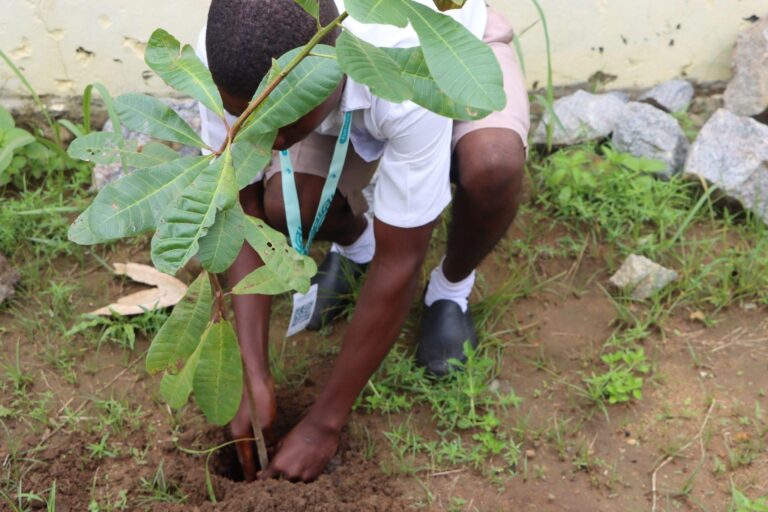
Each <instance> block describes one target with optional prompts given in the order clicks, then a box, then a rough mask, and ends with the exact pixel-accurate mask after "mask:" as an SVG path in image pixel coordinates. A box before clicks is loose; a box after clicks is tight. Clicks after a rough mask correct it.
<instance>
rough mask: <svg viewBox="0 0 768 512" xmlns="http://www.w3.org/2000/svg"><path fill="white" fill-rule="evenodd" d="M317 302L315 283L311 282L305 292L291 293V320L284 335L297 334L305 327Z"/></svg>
mask: <svg viewBox="0 0 768 512" xmlns="http://www.w3.org/2000/svg"><path fill="white" fill-rule="evenodd" d="M316 303H317V284H313V285H312V286H311V287H310V288H309V291H308V292H307V293H306V294H303V293H294V294H293V311H292V312H291V321H290V323H289V324H288V332H287V333H286V334H285V337H286V338H287V337H289V336H293V335H294V334H298V333H300V332H301V331H303V330H304V329H306V328H307V324H309V321H310V319H311V318H312V313H313V312H314V311H315V304H316Z"/></svg>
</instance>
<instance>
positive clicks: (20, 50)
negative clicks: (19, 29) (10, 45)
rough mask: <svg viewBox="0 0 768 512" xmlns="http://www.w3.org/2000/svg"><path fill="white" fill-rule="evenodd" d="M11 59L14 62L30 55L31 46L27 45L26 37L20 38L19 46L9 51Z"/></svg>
mask: <svg viewBox="0 0 768 512" xmlns="http://www.w3.org/2000/svg"><path fill="white" fill-rule="evenodd" d="M10 54H11V58H12V59H14V60H20V59H26V58H27V57H30V56H31V55H32V45H31V44H29V39H27V38H26V37H22V38H21V44H20V45H19V46H17V47H16V48H14V49H13V50H11V51H10Z"/></svg>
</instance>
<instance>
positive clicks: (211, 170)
mask: <svg viewBox="0 0 768 512" xmlns="http://www.w3.org/2000/svg"><path fill="white" fill-rule="evenodd" d="M236 202H237V183H236V182H235V171H234V169H233V168H232V153H231V151H229V150H227V151H226V152H225V153H224V155H222V156H221V157H220V158H219V159H218V160H216V162H215V163H214V164H213V165H210V166H208V167H207V168H206V169H204V170H203V171H202V172H201V173H200V175H199V176H198V177H197V178H196V179H195V181H194V182H193V183H191V184H190V185H189V186H188V187H187V188H185V189H184V191H183V192H182V193H181V195H180V196H179V197H178V198H177V199H176V201H174V203H173V204H172V205H171V206H170V207H169V208H168V209H167V210H166V211H165V212H163V215H162V219H161V221H160V223H159V224H158V229H157V231H156V232H155V236H154V237H153V238H152V263H153V264H154V265H155V267H157V269H158V270H160V271H161V272H165V273H167V274H175V273H176V272H177V271H178V270H179V269H180V268H181V267H183V266H184V265H185V264H186V263H187V262H188V261H189V260H190V259H192V257H193V256H194V255H195V254H197V251H198V248H199V240H200V239H201V238H202V237H204V236H205V235H206V234H207V233H208V229H209V228H210V227H211V226H212V225H213V223H214V221H215V220H216V213H217V212H218V211H221V210H227V209H229V208H232V207H233V206H234V205H235V203H236Z"/></svg>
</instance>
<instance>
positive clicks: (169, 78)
mask: <svg viewBox="0 0 768 512" xmlns="http://www.w3.org/2000/svg"><path fill="white" fill-rule="evenodd" d="M144 60H145V61H146V62H147V65H148V66H149V67H150V68H151V69H152V71H154V72H155V73H157V74H158V76H159V77H160V78H162V79H163V81H164V82H165V83H166V84H168V85H170V86H171V87H173V88H174V89H176V90H177V91H180V92H183V93H186V94H188V95H190V96H192V97H193V98H195V99H196V100H197V101H199V102H201V103H202V104H203V105H205V106H206V107H208V108H209V109H211V111H213V112H215V113H216V114H218V115H219V117H224V105H223V103H222V101H221V95H220V94H219V90H218V89H217V88H216V84H215V83H214V82H213V78H212V77H211V72H210V71H209V70H208V68H206V67H205V65H204V64H203V63H202V62H201V61H200V59H199V58H198V57H197V55H195V50H194V49H192V47H191V46H189V45H188V44H185V45H184V46H183V47H182V46H181V44H180V43H179V41H178V40H177V39H176V38H175V37H173V36H172V35H171V34H169V33H168V32H166V31H165V30H163V29H157V30H155V31H154V32H153V33H152V37H150V38H149V43H148V44H147V50H146V52H145V53H144Z"/></svg>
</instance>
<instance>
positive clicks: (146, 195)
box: [89, 156, 213, 242]
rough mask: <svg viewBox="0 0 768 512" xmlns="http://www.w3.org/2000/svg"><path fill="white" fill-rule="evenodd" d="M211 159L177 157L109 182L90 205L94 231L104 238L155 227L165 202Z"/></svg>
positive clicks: (208, 163)
mask: <svg viewBox="0 0 768 512" xmlns="http://www.w3.org/2000/svg"><path fill="white" fill-rule="evenodd" d="M211 160H213V156H194V157H187V158H179V159H177V160H174V161H172V162H168V163H167V164H162V165H158V166H155V167H150V168H148V169H139V170H138V171H135V172H133V173H131V174H129V175H127V176H125V177H123V178H121V179H120V180H118V181H116V182H114V183H110V184H109V185H107V186H106V187H104V188H103V189H102V191H101V192H100V193H99V195H98V196H96V200H94V202H93V205H91V207H90V208H89V210H90V211H91V214H90V217H89V221H90V225H91V228H92V230H93V233H94V234H95V236H96V237H97V238H98V240H99V241H101V242H103V241H107V240H115V239H118V238H123V237H126V236H135V235H138V234H141V233H143V232H145V231H147V230H150V229H152V228H154V227H155V226H156V225H157V220H158V219H159V218H160V216H161V215H162V213H163V212H164V211H165V210H166V209H167V208H168V205H169V204H172V203H173V202H174V201H175V199H176V198H177V197H178V196H179V195H180V194H181V192H182V191H183V190H184V189H185V188H186V187H187V185H189V184H190V183H192V182H193V181H194V180H195V178H197V176H198V175H199V174H200V173H201V172H202V171H203V170H204V169H206V168H208V167H209V165H210V162H211Z"/></svg>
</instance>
